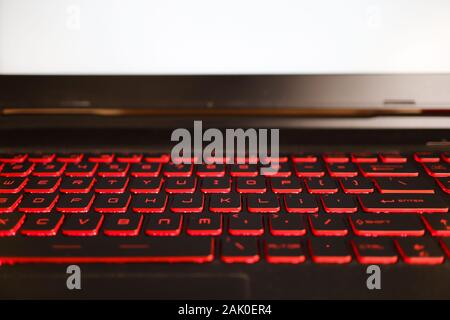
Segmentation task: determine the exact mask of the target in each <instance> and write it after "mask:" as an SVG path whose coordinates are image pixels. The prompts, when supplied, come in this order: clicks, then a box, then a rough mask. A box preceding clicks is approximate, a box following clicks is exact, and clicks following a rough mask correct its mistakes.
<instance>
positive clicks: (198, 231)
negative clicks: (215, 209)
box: [186, 214, 222, 236]
mask: <svg viewBox="0 0 450 320" xmlns="http://www.w3.org/2000/svg"><path fill="white" fill-rule="evenodd" d="M186 232H187V234H188V235H190V236H218V235H220V234H221V233H222V216H221V215H220V214H195V215H191V216H189V222H188V226H187V229H186Z"/></svg>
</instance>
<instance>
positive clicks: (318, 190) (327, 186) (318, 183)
mask: <svg viewBox="0 0 450 320" xmlns="http://www.w3.org/2000/svg"><path fill="white" fill-rule="evenodd" d="M305 184H306V188H307V189H308V192H309V193H313V194H322V193H336V192H338V191H339V188H338V185H337V184H336V181H335V180H334V179H332V178H329V177H324V178H307V179H305Z"/></svg>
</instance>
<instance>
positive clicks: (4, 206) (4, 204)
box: [0, 194, 23, 213]
mask: <svg viewBox="0 0 450 320" xmlns="http://www.w3.org/2000/svg"><path fill="white" fill-rule="evenodd" d="M22 197H23V195H22V194H0V213H8V212H13V211H14V210H15V209H16V208H17V206H18V205H19V203H20V201H22Z"/></svg>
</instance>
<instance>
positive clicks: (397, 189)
mask: <svg viewBox="0 0 450 320" xmlns="http://www.w3.org/2000/svg"><path fill="white" fill-rule="evenodd" d="M374 181H375V185H376V186H377V188H378V190H379V191H380V193H434V188H433V186H431V185H430V184H429V183H428V182H427V181H426V180H424V179H423V178H406V177H405V178H392V177H389V178H375V179H374Z"/></svg>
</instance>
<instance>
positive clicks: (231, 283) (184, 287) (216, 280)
mask: <svg viewBox="0 0 450 320" xmlns="http://www.w3.org/2000/svg"><path fill="white" fill-rule="evenodd" d="M83 291H84V294H87V295H88V296H89V297H92V298H95V297H98V298H112V299H114V298H121V299H123V298H125V299H126V298H134V299H248V298H249V297H250V281H249V277H248V276H247V275H246V274H243V273H242V274H241V273H235V274H223V275H220V274H218V275H217V274H216V275H207V274H174V273H170V274H165V273H156V274H145V275H139V276H138V277H136V276H133V275H130V274H127V275H124V276H120V275H116V276H115V277H106V278H103V277H95V278H91V279H86V280H85V285H84V288H83Z"/></svg>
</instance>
